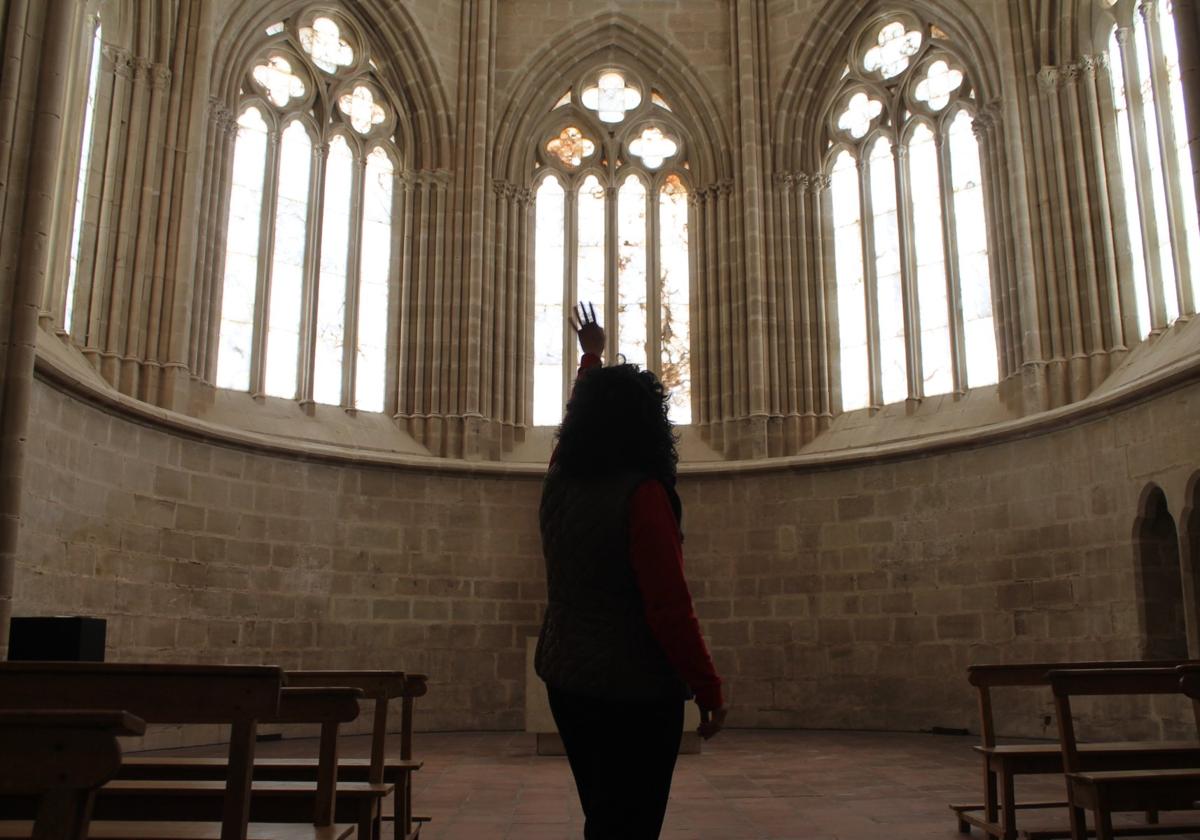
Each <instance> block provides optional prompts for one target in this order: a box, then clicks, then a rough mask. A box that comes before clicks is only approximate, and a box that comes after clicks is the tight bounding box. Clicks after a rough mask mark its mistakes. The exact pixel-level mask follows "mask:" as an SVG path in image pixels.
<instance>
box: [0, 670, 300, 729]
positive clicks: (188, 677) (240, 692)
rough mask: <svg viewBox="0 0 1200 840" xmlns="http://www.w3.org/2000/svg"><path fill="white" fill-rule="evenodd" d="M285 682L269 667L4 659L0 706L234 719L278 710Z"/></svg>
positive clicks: (147, 717)
mask: <svg viewBox="0 0 1200 840" xmlns="http://www.w3.org/2000/svg"><path fill="white" fill-rule="evenodd" d="M282 684H283V671H282V670H280V669H279V668H275V667H270V666H257V665H218V666H209V665H197V666H193V665H126V664H121V663H107V662H0V708H7V709H13V708H45V709H64V708H78V707H79V706H80V705H81V704H83V705H87V706H89V707H92V708H100V709H126V710H128V711H129V712H130V713H132V714H135V715H137V716H138V717H140V718H142V720H144V721H146V722H147V723H235V722H237V721H253V720H259V719H264V718H267V717H270V716H271V715H274V714H275V713H276V711H277V710H278V708H279V689H280V687H281V686H282Z"/></svg>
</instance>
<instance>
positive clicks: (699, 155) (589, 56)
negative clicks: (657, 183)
mask: <svg viewBox="0 0 1200 840" xmlns="http://www.w3.org/2000/svg"><path fill="white" fill-rule="evenodd" d="M606 61H607V62H613V63H621V64H625V65H628V66H630V67H631V68H633V69H634V70H636V71H637V72H639V73H641V74H642V75H643V76H646V77H652V78H655V79H658V80H659V81H660V82H661V89H659V88H656V92H657V93H659V94H660V95H661V96H663V97H665V98H666V99H667V100H668V101H670V102H671V107H672V111H671V114H672V115H673V116H674V117H675V118H676V120H677V121H678V123H679V124H680V125H681V128H682V131H683V134H684V140H685V142H686V143H687V145H688V147H689V149H690V150H691V156H692V157H691V159H692V165H693V173H694V177H695V178H696V179H697V181H698V182H700V183H703V184H709V183H716V182H718V181H721V180H723V179H725V178H728V177H730V176H731V175H732V171H733V170H732V158H731V154H730V143H729V138H728V137H727V136H726V134H725V130H724V128H723V121H722V120H721V119H720V114H719V112H718V110H717V107H716V103H715V101H714V100H713V98H712V96H711V94H710V93H709V92H708V90H707V89H706V88H705V86H704V83H703V82H702V81H701V80H700V77H699V75H698V74H697V73H696V72H695V71H694V70H693V69H692V67H691V65H690V63H689V62H688V60H687V57H686V56H684V55H683V54H682V53H681V52H680V51H679V50H678V49H677V48H676V47H675V46H674V45H673V44H671V43H670V42H669V41H667V40H666V39H664V38H663V37H662V36H661V35H659V34H658V33H657V32H655V31H653V30H652V29H650V28H649V27H647V26H645V25H643V24H641V23H638V22H637V21H635V20H633V19H631V18H629V17H628V16H626V15H622V14H620V13H614V12H607V13H603V14H599V15H597V16H595V17H593V18H592V19H590V20H587V21H582V22H580V23H579V24H577V25H576V26H574V27H572V28H571V30H570V31H568V32H566V33H564V34H563V35H562V36H561V37H559V38H554V39H551V42H550V43H549V44H548V45H547V46H546V47H545V48H544V49H543V50H541V51H540V52H539V53H536V54H535V55H533V56H532V57H531V58H530V59H529V61H527V62H526V64H525V67H523V68H522V69H521V70H520V71H519V72H518V74H517V75H518V76H519V77H520V78H521V79H523V81H522V83H521V84H520V85H519V86H518V87H517V88H516V90H515V91H514V92H513V95H512V97H511V98H510V100H509V104H508V107H507V108H506V109H505V110H504V112H503V115H502V116H501V118H500V121H499V123H498V125H497V131H496V144H495V147H494V152H493V158H492V160H493V172H494V173H495V175H496V177H497V178H502V179H505V180H507V181H510V182H512V183H517V184H525V183H529V181H530V178H531V176H532V172H533V161H532V158H531V156H530V154H529V150H530V149H531V148H532V147H533V144H534V143H535V142H536V140H537V127H538V126H539V125H540V123H541V122H542V119H543V117H544V116H545V115H546V114H548V113H549V112H550V110H551V109H552V108H553V106H554V103H555V101H556V100H557V98H558V97H557V96H554V95H553V94H548V93H547V91H554V90H559V89H560V88H561V85H560V84H557V83H556V82H557V81H559V80H562V79H574V78H575V77H576V76H578V75H579V74H580V73H581V72H583V70H584V68H586V67H588V66H590V65H593V64H596V63H598V62H606ZM551 97H553V98H551Z"/></svg>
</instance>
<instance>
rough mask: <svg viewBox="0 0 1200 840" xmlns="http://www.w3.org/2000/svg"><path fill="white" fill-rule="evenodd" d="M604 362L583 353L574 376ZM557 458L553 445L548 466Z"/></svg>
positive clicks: (579, 375) (581, 374)
mask: <svg viewBox="0 0 1200 840" xmlns="http://www.w3.org/2000/svg"><path fill="white" fill-rule="evenodd" d="M603 364H604V360H603V359H601V358H600V357H599V356H597V355H596V354H595V353H584V354H583V358H582V359H580V360H579V371H578V373H576V374H575V378H576V379H578V378H579V377H581V376H583V372H584V371H585V370H591V369H592V368H594V367H600V366H601V365H603ZM557 460H558V447H557V446H556V447H554V451H553V452H551V453H550V466H552V467H553V466H554V462H555V461H557Z"/></svg>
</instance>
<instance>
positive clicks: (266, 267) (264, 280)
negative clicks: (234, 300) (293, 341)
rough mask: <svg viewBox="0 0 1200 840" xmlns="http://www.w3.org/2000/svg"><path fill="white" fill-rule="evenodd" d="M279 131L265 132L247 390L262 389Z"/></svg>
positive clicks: (256, 391)
mask: <svg viewBox="0 0 1200 840" xmlns="http://www.w3.org/2000/svg"><path fill="white" fill-rule="evenodd" d="M281 145H282V133H281V131H280V129H279V126H278V125H276V126H273V127H272V128H271V129H270V130H269V131H268V132H267V171H266V176H265V182H264V183H263V195H262V210H261V212H260V213H259V219H258V242H259V246H258V279H257V281H256V283H255V289H254V333H253V337H252V339H251V343H250V348H251V349H250V393H251V395H253V396H255V397H261V396H262V395H263V393H264V391H265V388H264V382H265V381H266V364H267V326H268V325H267V304H268V301H270V299H271V272H272V271H273V269H274V259H273V255H274V253H275V213H276V211H277V209H278V205H279V166H280V157H281V155H280V146H281Z"/></svg>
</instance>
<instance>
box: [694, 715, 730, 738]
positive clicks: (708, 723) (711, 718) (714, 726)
mask: <svg viewBox="0 0 1200 840" xmlns="http://www.w3.org/2000/svg"><path fill="white" fill-rule="evenodd" d="M728 714H729V709H727V708H726V707H724V706H722V707H721V708H719V709H713V710H712V711H711V712H710V711H708V710H707V709H701V710H700V725H699V726H698V727H696V732H697V733H698V734H699V735H700V737H701V738H703V739H704V740H705V741H707V740H708V739H709V738H711V737H712V736H714V735H716V734H717V733H718V732H720V731H721V730H722V729H724V728H725V717H726V715H728Z"/></svg>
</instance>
